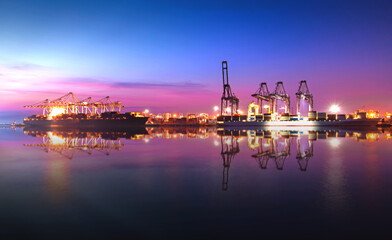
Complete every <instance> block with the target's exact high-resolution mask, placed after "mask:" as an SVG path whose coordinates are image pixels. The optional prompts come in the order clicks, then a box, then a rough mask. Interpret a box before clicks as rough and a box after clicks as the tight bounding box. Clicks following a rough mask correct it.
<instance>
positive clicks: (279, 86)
mask: <svg viewBox="0 0 392 240" xmlns="http://www.w3.org/2000/svg"><path fill="white" fill-rule="evenodd" d="M270 97H271V99H272V104H271V105H272V113H276V112H277V109H276V108H277V101H281V102H283V103H284V104H285V106H284V112H285V113H289V111H290V96H289V94H287V93H286V90H285V89H284V86H283V82H277V83H276V87H275V91H274V92H273V93H271V94H270Z"/></svg>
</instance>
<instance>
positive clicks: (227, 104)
mask: <svg viewBox="0 0 392 240" xmlns="http://www.w3.org/2000/svg"><path fill="white" fill-rule="evenodd" d="M222 77H223V93H222V97H221V116H223V115H230V116H233V115H234V114H237V113H238V106H239V103H240V100H239V98H238V97H236V96H235V95H234V93H233V92H232V91H231V87H230V84H229V72H228V67H227V61H223V62H222ZM229 112H230V114H229Z"/></svg>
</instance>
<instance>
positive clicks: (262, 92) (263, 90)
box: [252, 82, 271, 113]
mask: <svg viewBox="0 0 392 240" xmlns="http://www.w3.org/2000/svg"><path fill="white" fill-rule="evenodd" d="M252 97H254V98H256V99H257V104H258V105H259V107H260V108H261V113H263V108H264V106H263V101H266V102H268V112H269V113H270V112H271V94H270V92H269V90H268V86H267V83H265V82H262V83H261V84H260V87H259V89H257V91H256V92H255V93H254V94H252Z"/></svg>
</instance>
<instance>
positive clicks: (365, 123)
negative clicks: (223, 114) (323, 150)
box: [218, 119, 380, 127]
mask: <svg viewBox="0 0 392 240" xmlns="http://www.w3.org/2000/svg"><path fill="white" fill-rule="evenodd" d="M379 120H380V119H348V120H341V121H307V120H303V121H302V120H300V121H260V122H256V121H255V122H222V123H218V125H219V126H227V127H230V126H233V127H234V126H236V127H241V126H243V127H272V126H277V127H278V126H282V127H287V126H292V127H317V126H320V127H324V126H325V127H329V126H331V127H354V126H355V127H372V126H374V127H375V126H377V123H378V122H379Z"/></svg>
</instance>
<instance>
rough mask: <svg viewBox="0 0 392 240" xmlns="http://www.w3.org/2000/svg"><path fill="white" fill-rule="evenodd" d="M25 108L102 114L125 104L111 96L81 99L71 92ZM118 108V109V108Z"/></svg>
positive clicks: (44, 111) (122, 107)
mask: <svg viewBox="0 0 392 240" xmlns="http://www.w3.org/2000/svg"><path fill="white" fill-rule="evenodd" d="M24 107H25V108H42V109H43V113H42V114H43V115H48V114H50V113H51V112H52V111H53V109H55V108H57V109H61V110H62V111H63V113H65V114H78V113H85V114H88V113H95V114H101V113H104V112H109V111H112V112H113V111H116V110H117V111H119V112H120V111H121V110H122V109H124V106H122V105H121V102H119V101H115V102H113V101H112V100H111V99H110V97H109V96H107V97H105V98H102V99H100V100H98V101H93V100H92V98H91V97H88V98H85V99H83V100H81V101H79V100H78V99H77V98H76V96H75V95H74V94H73V93H72V92H69V93H67V94H66V95H64V96H62V97H59V98H57V99H54V100H49V99H45V100H44V101H42V102H39V103H36V104H33V105H26V106H24ZM116 108H117V109H116Z"/></svg>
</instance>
